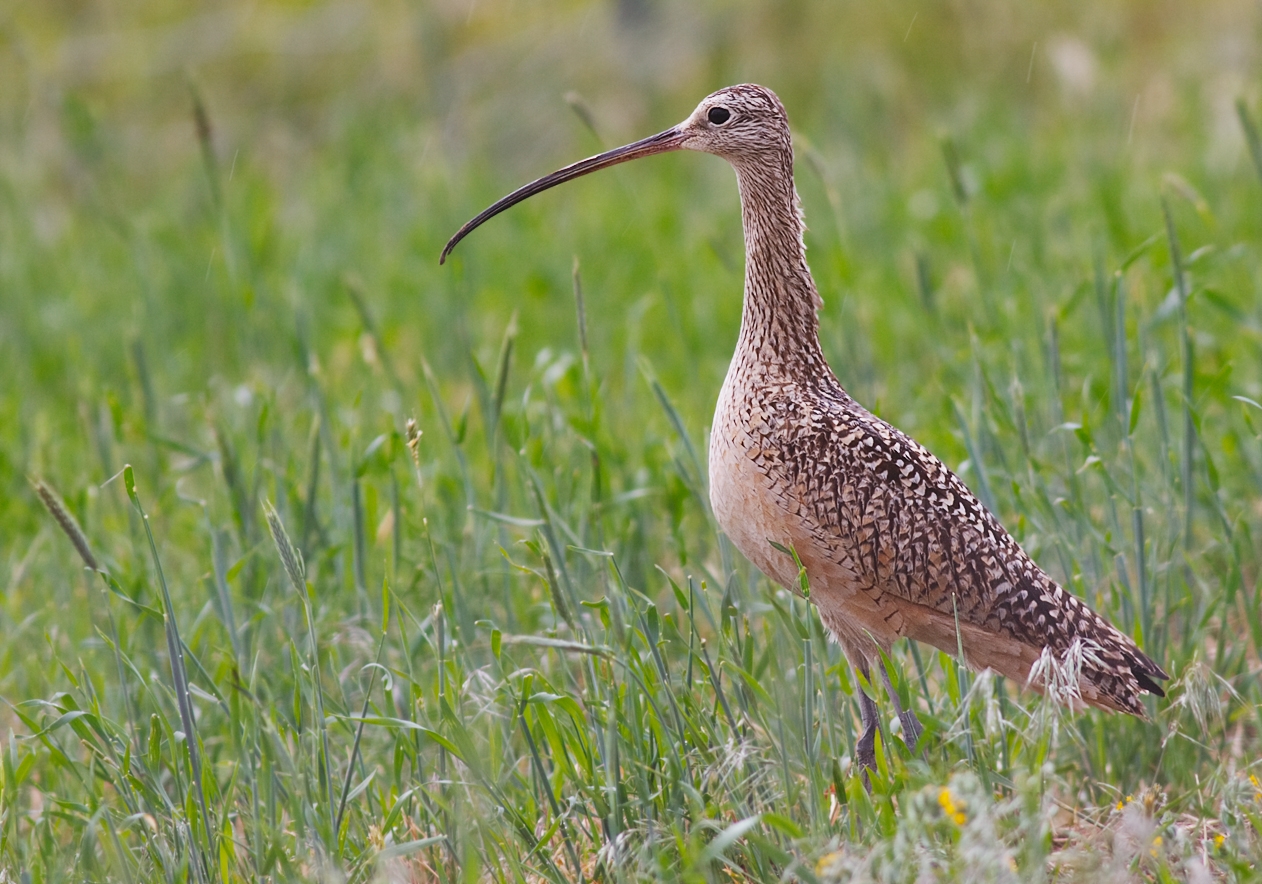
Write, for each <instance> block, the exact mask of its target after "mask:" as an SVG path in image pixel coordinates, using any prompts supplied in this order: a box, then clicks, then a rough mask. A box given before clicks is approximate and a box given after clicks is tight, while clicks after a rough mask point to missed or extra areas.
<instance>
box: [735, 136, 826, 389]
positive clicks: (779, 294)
mask: <svg viewBox="0 0 1262 884" xmlns="http://www.w3.org/2000/svg"><path fill="white" fill-rule="evenodd" d="M758 159H759V161H758V162H751V163H734V164H733V165H735V167H736V178H737V181H738V183H739V185H740V192H741V220H742V223H743V226H744V229H745V302H744V308H743V311H742V314H741V333H740V340H739V342H738V343H737V355H738V357H744V358H745V359H751V358H752V359H753V360H754V361H755V362H756V363H757V364H760V365H763V366H774V365H781V366H787V367H792V368H793V369H794V371H795V373H797V372H810V373H814V372H816V371H823V372H828V367H827V364H826V363H825V362H824V357H823V353H822V351H821V350H820V346H819V317H818V315H817V311H818V310H819V308H820V307H821V306H822V305H823V302H822V301H821V300H820V297H819V293H818V292H817V291H816V288H815V281H814V280H813V279H812V278H811V271H810V269H809V268H808V267H807V266H806V244H805V242H804V241H803V239H802V234H803V232H804V231H805V229H806V226H805V224H804V223H803V220H802V209H801V205H800V204H799V202H798V195H797V190H796V189H795V188H794V186H793V156H792V154H791V153H790V154H788V155H787V156H782V157H775V158H761V157H760V158H758Z"/></svg>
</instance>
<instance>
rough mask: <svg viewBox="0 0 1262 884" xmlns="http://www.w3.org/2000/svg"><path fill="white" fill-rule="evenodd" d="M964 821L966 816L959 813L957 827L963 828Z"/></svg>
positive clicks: (956, 817)
mask: <svg viewBox="0 0 1262 884" xmlns="http://www.w3.org/2000/svg"><path fill="white" fill-rule="evenodd" d="M964 820H965V816H964V814H962V813H957V814H956V815H955V824H956V825H957V826H962V825H964Z"/></svg>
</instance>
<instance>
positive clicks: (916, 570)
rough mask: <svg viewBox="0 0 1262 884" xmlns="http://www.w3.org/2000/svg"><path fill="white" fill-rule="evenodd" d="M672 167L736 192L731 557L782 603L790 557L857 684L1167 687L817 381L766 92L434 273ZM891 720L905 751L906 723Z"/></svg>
mask: <svg viewBox="0 0 1262 884" xmlns="http://www.w3.org/2000/svg"><path fill="white" fill-rule="evenodd" d="M679 149H688V150H699V151H704V152H706V153H712V154H716V155H718V156H721V157H723V158H724V159H726V160H728V162H729V163H731V165H732V167H733V168H734V169H735V170H736V176H737V181H738V184H739V186H740V194H741V216H742V222H743V227H744V233H745V250H746V267H745V297H744V306H743V313H742V318H741V331H740V337H739V339H738V341H737V345H736V353H735V355H734V356H733V358H732V363H731V366H730V368H729V369H728V373H727V378H726V380H725V381H724V383H723V388H722V391H721V392H720V394H719V399H718V405H717V407H716V409H715V415H714V424H713V427H712V431H711V437H710V440H711V441H710V499H711V503H712V505H713V508H714V513H715V516H716V517H717V519H718V522H719V525H720V526H721V527H722V528H723V530H724V531H725V532H726V533H727V534H728V536H729V537H730V538H731V539H732V541H733V543H734V544H735V545H736V547H737V548H738V549H739V550H740V551H741V552H742V553H744V555H745V556H746V557H747V558H749V559H750V561H752V562H753V563H754V564H755V565H756V566H757V567H758V568H759V569H761V570H762V571H763V572H764V573H765V574H767V575H768V576H769V577H770V578H771V579H773V580H775V581H777V582H779V583H781V584H783V585H785V586H789V587H793V586H795V585H796V584H797V579H798V568H797V565H796V563H795V562H794V561H793V558H792V556H791V555H788V554H786V553H784V552H783V551H782V550H781V549H777V546H779V547H783V548H789V549H792V550H793V551H794V552H796V554H797V555H798V557H799V559H800V560H801V562H802V565H803V566H804V567H805V568H806V572H807V576H808V577H809V579H810V585H811V600H812V601H813V602H814V603H815V604H816V606H817V607H818V609H819V613H820V617H821V619H822V620H823V622H824V624H825V625H826V626H827V627H828V629H829V631H830V632H831V633H832V634H833V635H834V636H835V637H836V638H837V640H838V641H839V642H840V644H841V646H842V648H843V649H844V651H845V653H846V656H847V657H848V659H849V660H850V661H851V663H852V664H854V665H855V666H856V667H858V668H859V669H861V670H862V671H863V672H864V673H865V674H866V673H867V672H868V664H869V663H870V662H871V661H872V660H874V659H875V658H876V656H877V650H878V648H882V649H887V648H888V647H889V646H890V644H891V643H892V642H893V641H895V640H896V639H898V638H901V637H907V638H911V639H915V640H917V641H922V642H926V643H928V644H931V645H933V646H935V647H938V648H941V649H943V650H945V651H948V652H952V653H954V652H955V651H956V648H957V646H962V647H963V650H964V656H965V659H966V662H967V663H969V665H971V666H973V667H974V668H979V669H981V668H991V669H994V670H995V671H997V672H999V673H1001V674H1003V675H1006V676H1009V677H1011V678H1013V679H1016V680H1017V681H1018V682H1019V683H1022V684H1026V683H1027V682H1028V681H1029V680H1030V673H1031V668H1032V667H1033V666H1034V664H1035V662H1036V661H1037V660H1038V659H1039V657H1040V655H1041V654H1043V653H1044V650H1045V649H1048V650H1050V652H1051V654H1052V656H1053V657H1054V658H1065V657H1067V656H1073V657H1075V658H1076V659H1078V660H1080V661H1081V668H1080V670H1079V671H1080V677H1079V685H1078V697H1077V698H1072V697H1071V699H1070V702H1071V703H1072V704H1073V705H1080V703H1079V701H1081V703H1086V704H1089V705H1093V706H1098V707H1100V708H1104V709H1112V710H1120V711H1125V712H1130V713H1133V714H1136V715H1141V716H1142V715H1143V714H1144V707H1143V705H1142V703H1141V701H1140V693H1141V692H1142V691H1148V692H1151V693H1155V694H1161V693H1162V691H1161V688H1160V686H1159V685H1158V684H1157V681H1158V680H1160V679H1165V678H1168V676H1167V675H1166V673H1165V672H1163V671H1162V669H1161V667H1159V666H1158V665H1157V664H1156V663H1154V662H1153V661H1152V660H1150V659H1149V658H1148V657H1147V656H1145V655H1144V653H1143V652H1142V651H1140V650H1139V648H1138V647H1137V646H1136V645H1135V643H1134V642H1133V641H1131V639H1130V638H1128V637H1127V636H1125V635H1123V634H1122V633H1121V632H1119V631H1118V630H1117V629H1115V628H1114V627H1113V626H1111V625H1110V624H1109V623H1108V622H1107V621H1106V620H1104V619H1103V618H1102V617H1100V616H1099V615H1098V614H1096V613H1095V612H1093V611H1091V610H1090V609H1089V608H1088V607H1087V606H1086V605H1085V604H1083V603H1082V602H1081V601H1080V600H1078V599H1077V598H1075V597H1074V596H1072V595H1071V594H1069V593H1067V592H1066V591H1065V590H1063V589H1062V588H1061V587H1060V586H1058V585H1057V584H1056V582H1055V581H1054V580H1052V579H1051V578H1050V577H1049V576H1048V575H1047V574H1045V573H1044V572H1043V571H1042V570H1041V569H1040V568H1039V567H1038V565H1037V564H1035V563H1034V561H1033V560H1032V559H1031V558H1030V557H1029V556H1028V555H1026V553H1025V552H1024V551H1023V550H1022V549H1021V547H1020V546H1019V545H1018V544H1017V542H1016V541H1015V540H1013V539H1012V537H1011V535H1009V534H1008V532H1007V531H1005V530H1004V528H1003V526H1002V525H1000V524H999V522H998V521H997V520H996V519H995V517H994V516H993V515H991V514H990V513H989V512H988V511H987V510H986V508H985V507H983V506H982V504H981V503H980V502H979V501H978V500H977V498H976V497H975V496H974V495H973V494H972V492H970V491H969V490H968V488H967V487H966V486H965V485H964V483H963V482H961V481H960V479H959V478H958V477H957V476H955V474H954V473H952V472H951V471H950V470H949V469H947V467H946V466H945V465H943V463H942V462H941V461H940V460H938V459H937V458H936V457H934V456H933V455H932V454H931V453H930V452H929V451H928V450H927V449H926V448H925V447H924V446H922V445H920V444H919V443H917V442H916V441H915V440H914V439H912V438H911V437H909V436H907V435H906V434H904V433H902V432H901V431H899V430H897V429H895V428H894V427H892V426H891V425H889V424H888V423H886V422H885V421H883V420H881V419H880V418H878V417H876V416H874V415H872V414H871V413H869V412H868V411H867V410H865V409H864V408H863V407H862V406H861V405H859V404H858V403H857V402H855V401H854V400H853V399H852V398H851V397H850V396H849V395H848V394H847V393H846V392H845V390H843V389H842V388H841V385H840V384H839V383H838V382H837V379H836V377H835V376H834V375H833V373H832V370H831V369H830V368H829V367H828V363H827V362H826V361H825V359H824V355H823V351H822V350H821V349H820V344H819V334H818V329H819V323H818V317H817V310H818V309H819V308H820V307H821V306H822V302H821V300H820V298H819V294H818V292H817V290H816V288H815V282H814V280H813V279H812V278H811V273H810V270H809V269H808V267H807V264H806V247H805V244H804V241H803V238H802V233H803V230H804V225H803V221H802V214H801V209H800V206H799V202H798V197H797V192H796V190H795V188H794V185H793V147H792V141H791V137H790V133H789V125H788V118H787V116H786V115H785V112H784V108H783V107H782V106H781V104H780V101H779V99H778V98H776V96H775V94H774V93H772V92H771V91H770V90H769V89H765V88H763V87H761V86H754V85H741V86H732V87H729V88H727V89H722V90H719V91H718V92H715V93H714V94H712V95H710V96H708V97H707V98H706V99H705V100H704V101H702V102H701V104H700V105H698V107H697V109H696V110H695V111H693V113H692V114H691V115H690V116H689V117H688V119H687V120H685V121H684V122H683V123H681V124H679V125H678V126H675V127H672V128H671V129H668V130H666V131H665V132H662V133H659V134H658V135H655V136H652V137H651V138H647V139H644V140H643V141H639V142H636V143H635V144H631V145H628V146H626V147H623V148H618V149H616V150H614V151H609V152H608V153H605V154H601V155H599V156H597V157H592V158H590V159H587V160H583V161H581V162H579V163H575V164H574V165H572V166H567V167H566V168H565V169H562V170H560V171H558V172H556V173H553V174H552V175H549V176H546V177H545V178H541V179H539V180H538V181H536V182H533V183H531V184H529V185H526V186H525V187H523V188H521V189H520V190H518V191H515V192H514V193H512V194H510V195H509V196H507V197H505V198H504V199H502V200H500V201H499V202H497V203H496V204H495V205H493V206H491V207H490V208H488V209H487V210H486V211H484V212H483V213H481V214H480V215H478V216H477V217H476V218H474V219H473V220H472V221H470V222H469V223H468V224H466V225H465V226H464V227H463V228H461V230H460V231H459V232H458V233H457V234H456V235H455V236H454V237H453V238H452V240H451V241H450V242H449V243H448V245H447V248H446V249H445V250H444V252H443V257H444V258H445V257H446V256H447V254H448V253H449V252H450V251H451V249H452V248H453V247H454V246H455V244H456V243H457V242H459V240H460V239H462V238H463V237H464V236H465V235H466V234H467V233H468V232H469V231H471V230H472V229H473V228H475V227H477V226H478V225H479V224H481V223H482V222H483V221H485V220H487V219H488V218H490V217H491V216H493V215H495V214H497V213H499V212H501V211H503V210H504V209H506V208H508V207H509V206H511V205H514V204H515V203H517V202H520V201H521V200H523V199H526V198H528V197H529V196H531V195H533V194H535V193H538V192H540V191H541V190H544V189H547V188H548V187H552V186H554V185H555V184H559V183H561V182H563V181H567V180H570V179H571V178H574V177H577V176H579V175H584V174H587V173H588V172H591V171H595V170H596V169H600V168H604V167H606V166H609V165H612V164H614V163H618V162H624V161H626V160H630V159H635V158H637V157H641V156H647V155H650V154H653V153H660V152H663V151H667V150H679ZM1071 650H1072V653H1071ZM878 668H879V667H878ZM1036 671H1037V669H1036ZM882 672H883V670H882ZM1032 686H1033V687H1035V688H1036V689H1038V688H1041V685H1040V684H1039V683H1037V679H1036V680H1035V683H1034V684H1032ZM891 699H892V700H894V702H895V705H896V706H897V699H896V697H894V695H893V692H891ZM861 700H863V701H865V702H861V704H860V705H861V711H862V712H863V718H864V723H865V733H864V739H863V740H861V743H860V760H861V761H863V763H864V764H867V765H868V766H872V764H873V763H874V755H873V754H872V739H873V736H874V733H875V728H876V720H875V707H874V705H873V704H872V702H871V700H870V699H869V698H867V697H866V696H864V697H861ZM899 713H900V716H902V717H903V720H904V726H905V733H908V732H910V734H911V735H912V736H913V737H914V736H915V735H916V734H917V733H918V728H919V726H918V724H916V722H915V717H914V715H910V714H909V713H908V714H904V713H903V712H902V710H901V709H900V710H899ZM910 743H912V744H914V743H915V740H914V739H912V740H910Z"/></svg>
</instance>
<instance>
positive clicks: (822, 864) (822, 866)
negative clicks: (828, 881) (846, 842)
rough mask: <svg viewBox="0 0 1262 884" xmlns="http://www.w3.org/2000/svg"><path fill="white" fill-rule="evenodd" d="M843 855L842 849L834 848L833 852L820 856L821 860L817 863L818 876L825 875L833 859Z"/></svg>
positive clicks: (816, 873) (816, 872)
mask: <svg viewBox="0 0 1262 884" xmlns="http://www.w3.org/2000/svg"><path fill="white" fill-rule="evenodd" d="M840 857H841V851H840V850H834V851H833V852H832V853H826V854H824V855H823V856H821V857H820V858H819V862H817V863H816V864H815V875H816V877H821V876H823V874H824V872H825V870H827V868H828V867H829V866H830V865H832V863H833V861H834V860H836V859H839V858H840Z"/></svg>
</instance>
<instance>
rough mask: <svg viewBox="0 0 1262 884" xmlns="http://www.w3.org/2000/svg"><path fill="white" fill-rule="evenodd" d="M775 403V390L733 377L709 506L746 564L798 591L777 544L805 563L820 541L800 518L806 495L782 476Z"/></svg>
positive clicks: (716, 438)
mask: <svg viewBox="0 0 1262 884" xmlns="http://www.w3.org/2000/svg"><path fill="white" fill-rule="evenodd" d="M775 398H776V391H775V390H774V389H772V388H771V387H755V386H753V385H750V384H748V383H746V382H745V378H743V377H742V376H741V374H740V373H739V372H734V371H729V373H728V378H727V380H726V381H725V382H724V384H723V390H722V391H721V392H720V394H719V401H718V404H717V406H716V407H715V411H714V425H713V427H712V429H711V433H710V504H711V506H712V507H713V509H714V515H715V518H716V519H717V520H718V523H719V527H721V528H722V529H723V531H724V533H725V534H727V536H728V538H729V539H730V540H731V541H732V543H733V544H734V545H735V546H736V548H737V549H738V550H740V551H741V553H742V554H743V555H744V556H745V557H746V558H747V559H749V560H750V561H751V562H753V563H754V565H756V566H757V567H758V568H759V570H761V571H762V572H763V573H764V574H766V575H767V576H768V577H770V578H771V579H772V580H775V581H776V582H777V583H780V584H782V585H785V586H795V585H796V583H797V574H798V569H797V565H796V564H795V563H794V561H793V558H792V556H790V555H788V554H786V553H784V552H783V551H781V550H778V549H776V547H775V546H774V545H773V544H779V545H780V546H782V547H785V548H791V549H794V550H796V551H797V552H798V554H799V556H800V557H802V558H803V559H804V560H805V558H806V555H807V553H808V551H810V548H811V547H812V546H813V545H814V544H815V543H816V538H815V537H813V536H812V533H811V532H810V530H809V525H808V524H807V523H806V522H804V520H803V519H802V518H801V515H800V512H801V507H800V503H801V501H799V500H798V499H797V498H798V496H799V495H798V494H796V493H795V489H794V488H792V487H788V486H787V485H786V484H785V482H784V481H783V479H779V478H777V476H778V475H781V476H782V475H783V471H781V470H777V469H776V465H777V464H778V463H780V462H781V461H782V460H783V458H784V456H785V451H784V447H783V444H782V442H783V440H782V438H781V428H780V427H779V420H778V419H777V415H775V414H773V413H772V409H774V407H775V406H774V401H775Z"/></svg>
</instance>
